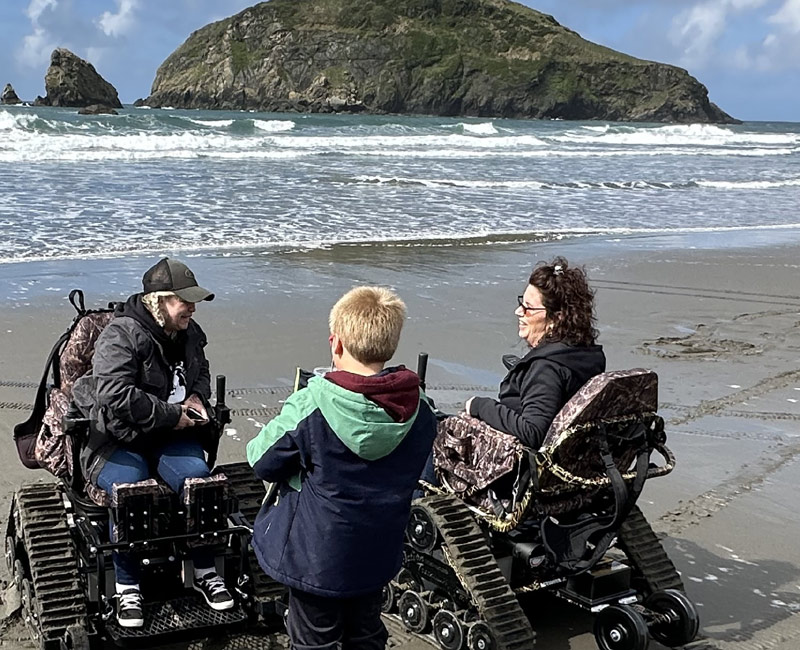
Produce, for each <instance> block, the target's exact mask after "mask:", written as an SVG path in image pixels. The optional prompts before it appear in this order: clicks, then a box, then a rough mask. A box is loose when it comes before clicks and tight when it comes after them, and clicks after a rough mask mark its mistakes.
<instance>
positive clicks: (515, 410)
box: [469, 342, 606, 449]
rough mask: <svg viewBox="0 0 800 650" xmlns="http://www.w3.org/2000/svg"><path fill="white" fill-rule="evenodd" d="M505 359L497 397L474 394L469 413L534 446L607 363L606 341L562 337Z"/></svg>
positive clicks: (542, 438)
mask: <svg viewBox="0 0 800 650" xmlns="http://www.w3.org/2000/svg"><path fill="white" fill-rule="evenodd" d="M503 362H504V363H505V364H506V366H507V367H509V371H508V374H507V375H506V376H505V379H503V381H502V382H501V383H500V391H499V395H498V398H499V401H498V400H494V399H491V398H489V397H475V398H474V399H473V400H472V403H471V404H470V409H469V411H470V412H469V414H470V415H472V416H474V417H476V418H478V419H479V420H483V421H484V422H486V423H487V424H488V425H489V426H491V427H492V428H494V429H497V430H498V431H504V432H505V433H510V434H511V435H513V436H514V437H515V438H517V439H518V440H520V441H522V443H523V444H524V445H525V446H527V447H531V448H533V449H538V448H539V447H540V446H541V445H542V442H543V441H544V438H545V436H546V435H547V430H548V429H549V428H550V424H551V423H552V422H553V418H555V416H556V414H557V413H558V412H559V411H560V410H561V407H562V406H564V404H566V403H567V402H568V401H569V398H570V397H572V396H573V395H574V394H575V393H576V392H577V391H578V389H579V388H580V387H581V386H583V385H584V384H585V383H586V382H587V381H588V380H589V379H591V378H592V377H594V376H595V375H598V374H600V373H601V372H605V369H606V357H605V354H603V348H602V346H599V345H589V346H573V345H568V344H566V343H560V342H558V343H545V344H544V345H541V346H539V347H535V348H532V349H531V351H530V352H528V354H526V355H525V356H524V357H522V359H518V358H517V357H511V356H509V357H504V359H503Z"/></svg>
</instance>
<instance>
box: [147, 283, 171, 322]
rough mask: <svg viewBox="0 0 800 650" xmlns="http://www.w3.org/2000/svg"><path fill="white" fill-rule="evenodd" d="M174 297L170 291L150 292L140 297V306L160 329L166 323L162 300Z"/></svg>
mask: <svg viewBox="0 0 800 650" xmlns="http://www.w3.org/2000/svg"><path fill="white" fill-rule="evenodd" d="M174 295H175V294H174V293H173V292H172V291H151V292H150V293H146V294H144V295H143V296H142V304H143V305H144V306H145V308H146V309H147V311H149V312H150V315H151V316H152V317H153V318H154V319H155V321H156V323H158V324H159V326H160V327H164V325H166V323H167V319H166V317H165V315H164V298H168V297H169V296H174Z"/></svg>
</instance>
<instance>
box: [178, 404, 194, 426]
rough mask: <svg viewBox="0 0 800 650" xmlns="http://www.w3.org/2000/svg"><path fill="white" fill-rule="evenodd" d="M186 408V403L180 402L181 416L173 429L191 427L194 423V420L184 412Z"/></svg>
mask: <svg viewBox="0 0 800 650" xmlns="http://www.w3.org/2000/svg"><path fill="white" fill-rule="evenodd" d="M188 408H189V406H188V405H187V404H181V417H180V420H178V424H176V425H175V429H185V428H186V427H193V426H194V425H195V423H196V421H195V420H192V418H190V417H189V415H188V414H187V413H186V409H188Z"/></svg>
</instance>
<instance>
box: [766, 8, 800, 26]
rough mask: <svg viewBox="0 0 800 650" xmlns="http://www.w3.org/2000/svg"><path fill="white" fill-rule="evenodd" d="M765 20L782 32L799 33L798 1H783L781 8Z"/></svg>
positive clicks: (799, 10) (799, 13)
mask: <svg viewBox="0 0 800 650" xmlns="http://www.w3.org/2000/svg"><path fill="white" fill-rule="evenodd" d="M767 20H768V21H769V22H770V23H772V24H773V25H777V26H778V28H779V29H781V30H783V31H787V32H789V33H791V34H798V33H800V0H785V2H784V3H783V6H782V7H781V8H780V9H778V11H776V12H775V13H774V14H772V15H771V16H770V17H769V18H768V19H767Z"/></svg>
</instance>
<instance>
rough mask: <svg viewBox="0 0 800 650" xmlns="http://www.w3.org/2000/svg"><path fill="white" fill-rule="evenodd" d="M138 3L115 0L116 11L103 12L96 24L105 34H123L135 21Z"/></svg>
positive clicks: (136, 1)
mask: <svg viewBox="0 0 800 650" xmlns="http://www.w3.org/2000/svg"><path fill="white" fill-rule="evenodd" d="M34 1H36V0H34ZM44 1H45V2H47V1H48V0H44ZM138 4H139V0H117V13H111V12H110V11H106V12H104V13H103V15H102V16H100V18H99V19H98V20H97V24H98V26H99V27H100V29H102V30H103V33H104V34H105V35H106V36H122V35H124V34H125V33H126V32H127V31H128V30H129V29H130V28H131V27H133V25H134V24H135V22H136V16H135V12H136V9H137V8H138Z"/></svg>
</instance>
